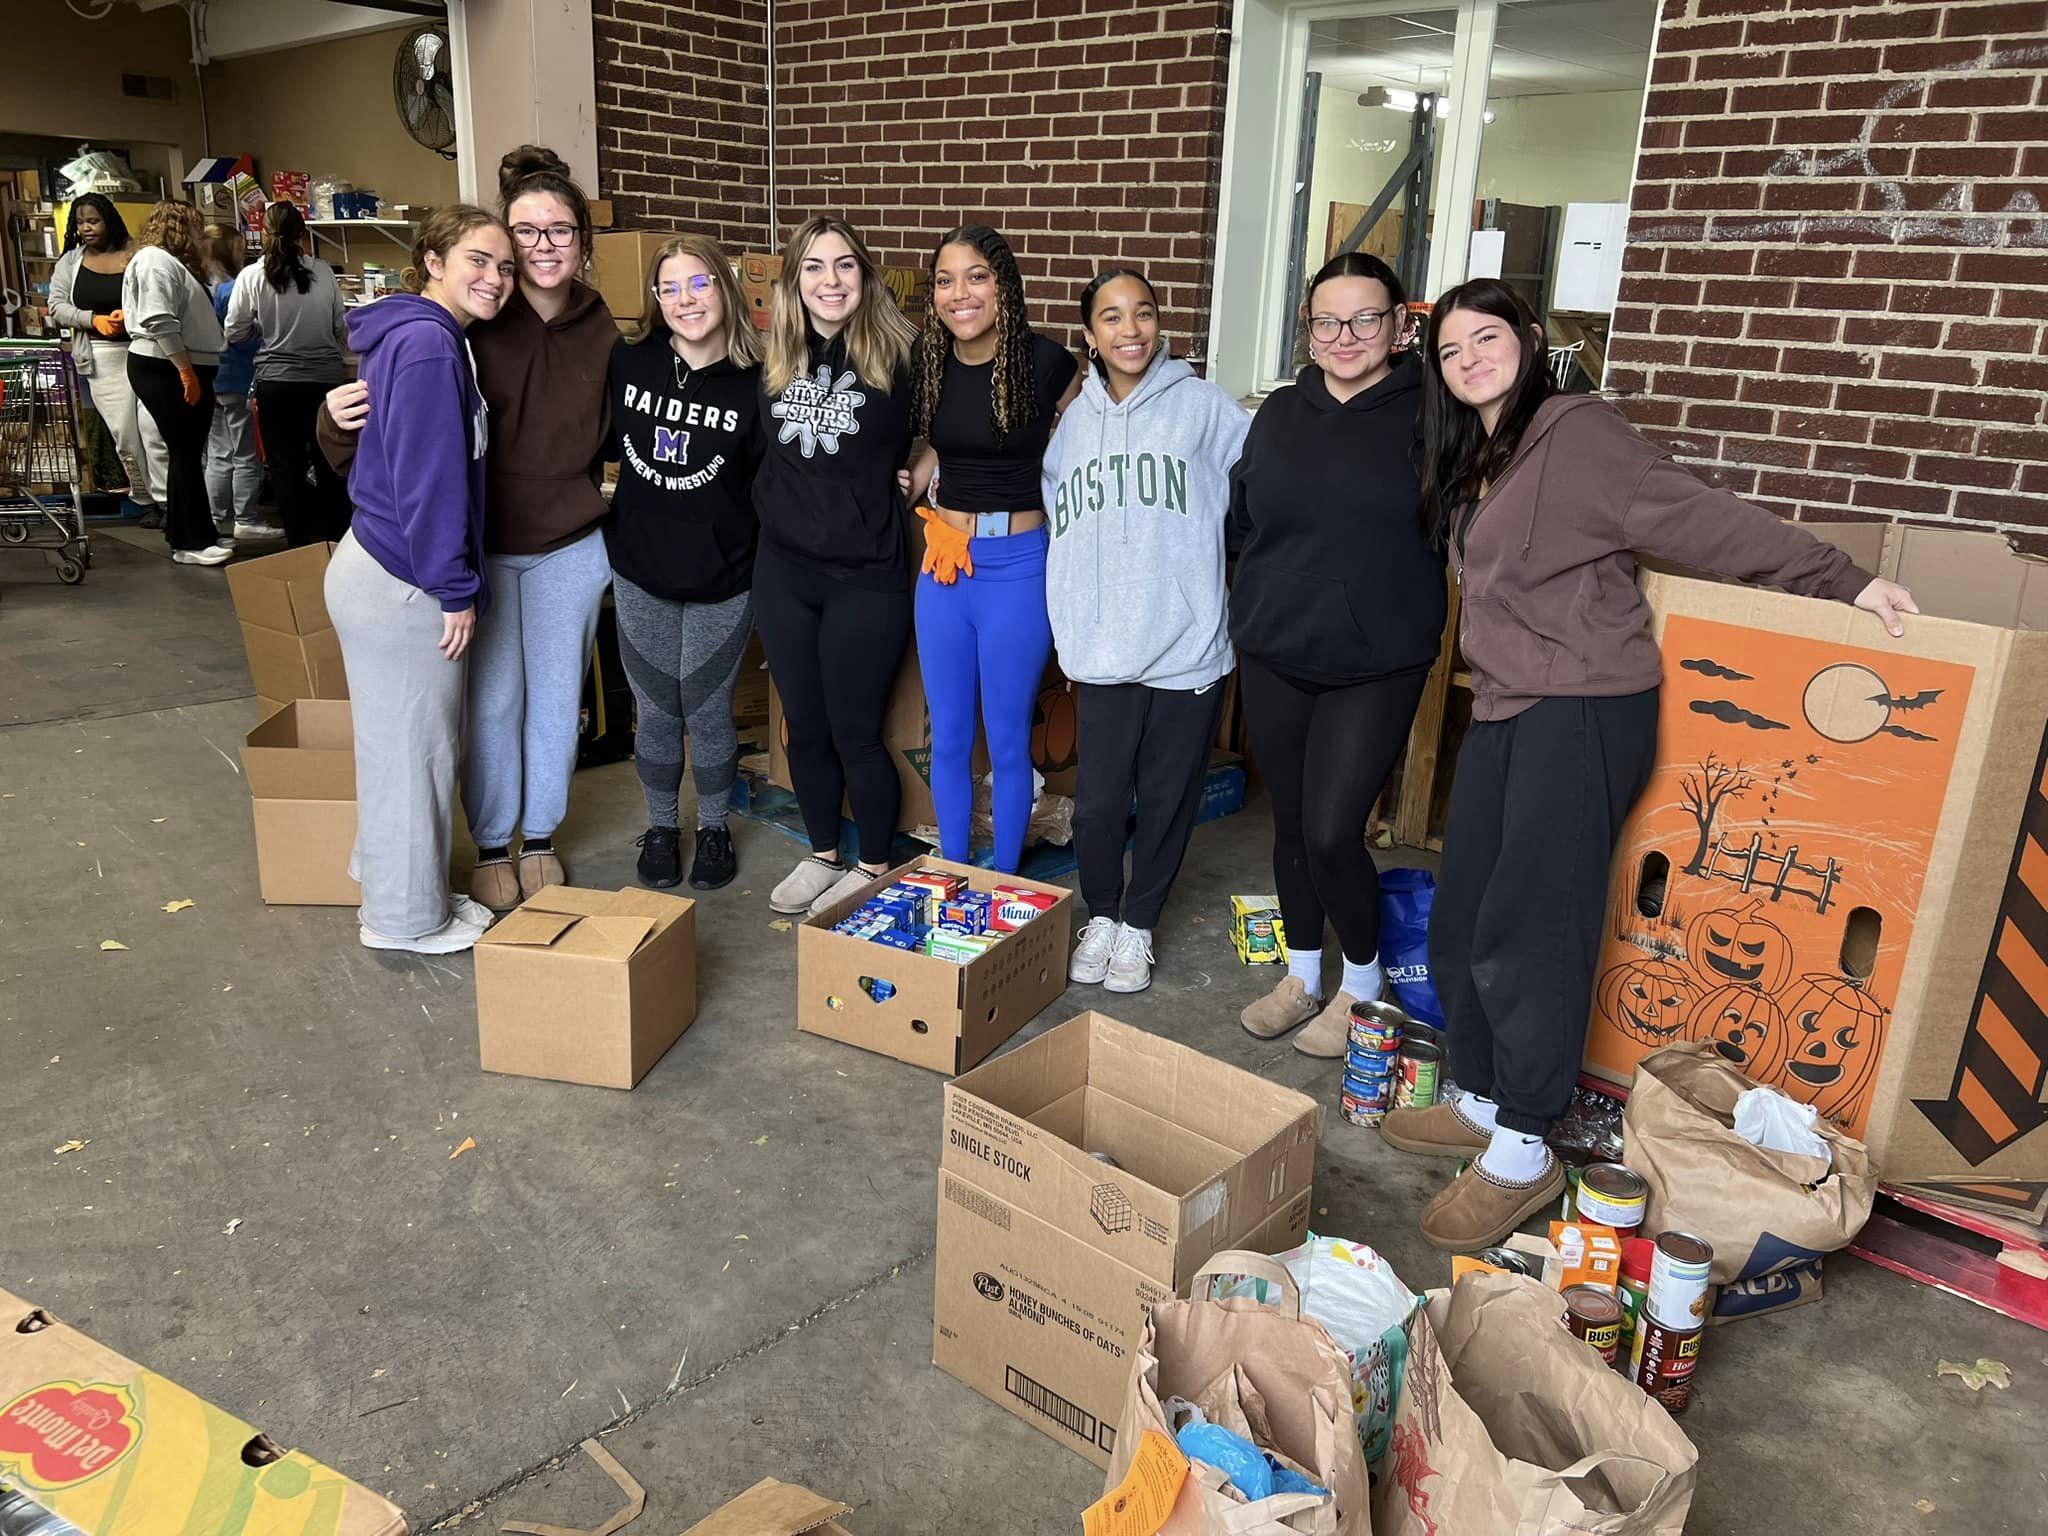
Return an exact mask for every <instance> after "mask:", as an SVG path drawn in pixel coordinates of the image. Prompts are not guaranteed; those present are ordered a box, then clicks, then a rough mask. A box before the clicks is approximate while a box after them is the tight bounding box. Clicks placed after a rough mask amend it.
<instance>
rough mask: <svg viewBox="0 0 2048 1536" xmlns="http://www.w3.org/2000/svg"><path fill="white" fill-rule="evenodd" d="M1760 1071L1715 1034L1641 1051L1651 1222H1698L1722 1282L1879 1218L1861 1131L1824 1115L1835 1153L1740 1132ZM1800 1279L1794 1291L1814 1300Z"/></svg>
mask: <svg viewBox="0 0 2048 1536" xmlns="http://www.w3.org/2000/svg"><path fill="white" fill-rule="evenodd" d="M1755 1086H1756V1084H1755V1083H1753V1082H1751V1081H1750V1080H1749V1079H1748V1078H1746V1077H1744V1076H1743V1075H1742V1074H1741V1073H1740V1072H1738V1071H1737V1070H1736V1069H1735V1068H1734V1067H1732V1066H1730V1065H1729V1064H1728V1063H1727V1062H1725V1061H1722V1060H1721V1059H1720V1057H1719V1056H1718V1055H1717V1054H1716V1053H1715V1050H1714V1046H1713V1043H1712V1042H1711V1041H1703V1042H1701V1043H1700V1044H1697V1045H1673V1046H1667V1047H1665V1048H1664V1049H1663V1050H1661V1051H1658V1052H1656V1053H1655V1054H1653V1055H1650V1056H1646V1057H1644V1058H1643V1060H1642V1063H1641V1065H1639V1066H1638V1067H1637V1068H1636V1078H1635V1085H1634V1086H1633V1087H1632V1088H1630V1089H1629V1096H1628V1108H1627V1109H1626V1110H1625V1111H1624V1112H1623V1115H1622V1122H1621V1126H1622V1131H1621V1134H1622V1144H1623V1146H1624V1148H1625V1151H1624V1153H1623V1156H1624V1158H1625V1159H1626V1161H1627V1163H1628V1166H1629V1167H1631V1168H1633V1169H1634V1170H1635V1171H1636V1172H1637V1173H1639V1174H1641V1175H1642V1176H1643V1179H1644V1181H1645V1182H1646V1183H1647V1184H1648V1185H1649V1186H1650V1192H1649V1204H1648V1206H1647V1208H1646V1209H1645V1211H1644V1213H1643V1232H1644V1235H1645V1236H1654V1235H1655V1234H1657V1233H1659V1232H1673V1231H1676V1232H1690V1233H1691V1234H1693V1236H1695V1237H1702V1238H1705V1239H1706V1240H1707V1241H1708V1242H1709V1243H1711V1244H1713V1245H1714V1271H1713V1280H1714V1283H1715V1284H1717V1285H1726V1284H1728V1283H1730V1282H1731V1281H1737V1280H1742V1281H1752V1280H1758V1279H1761V1278H1763V1277H1764V1276H1766V1275H1771V1274H1776V1273H1778V1272H1781V1271H1789V1270H1793V1269H1797V1268H1800V1267H1802V1266H1811V1265H1813V1264H1814V1263H1815V1261H1817V1260H1818V1259H1819V1257H1820V1256H1821V1255H1822V1254H1824V1253H1832V1252H1834V1251H1835V1250H1836V1249H1837V1248H1840V1247H1842V1246H1843V1245H1844V1244H1846V1243H1847V1242H1848V1241H1849V1239H1850V1238H1852V1237H1854V1236H1855V1235H1856V1233H1857V1231H1858V1230H1859V1229H1860V1228H1861V1227H1862V1226H1863V1223H1864V1222H1866V1221H1868V1220H1869V1219H1870V1205H1871V1201H1872V1200H1874V1199H1875V1198H1876V1197H1877V1170H1876V1168H1875V1167H1873V1166H1872V1164H1871V1161H1870V1153H1869V1151H1868V1149H1866V1148H1865V1147H1864V1145H1863V1143H1862V1142H1860V1141H1858V1140H1857V1139H1856V1138H1855V1137H1853V1136H1851V1135H1849V1134H1848V1133H1847V1132H1846V1131H1844V1130H1842V1129H1840V1128H1839V1127H1838V1126H1836V1125H1834V1124H1833V1123H1832V1122H1831V1121H1828V1120H1826V1119H1822V1120H1820V1121H1819V1122H1817V1123H1816V1125H1815V1127H1814V1129H1815V1131H1816V1132H1817V1133H1818V1134H1819V1135H1820V1137H1821V1139H1822V1140H1824V1141H1825V1142H1827V1144H1828V1149H1829V1151H1830V1153H1831V1154H1832V1157H1831V1159H1830V1160H1829V1161H1828V1162H1825V1163H1824V1162H1823V1161H1822V1160H1821V1159H1820V1158H1817V1157H1805V1156H1802V1155H1800V1154H1799V1153H1796V1152H1776V1151H1772V1150H1770V1149H1768V1148H1765V1147H1758V1146H1752V1145H1751V1144H1750V1143H1749V1142H1747V1141H1744V1140H1743V1139H1742V1138H1741V1137H1740V1136H1738V1135H1736V1134H1735V1101H1736V1099H1738V1098H1740V1097H1741V1096H1742V1095H1743V1094H1744V1093H1746V1092H1747V1091H1748V1090H1749V1089H1751V1088H1754V1087H1755ZM1818 1295H1819V1287H1818V1286H1814V1287H1813V1288H1812V1289H1811V1291H1810V1292H1807V1291H1802V1290H1801V1289H1800V1288H1799V1287H1797V1286H1788V1287H1786V1288H1785V1290H1784V1299H1785V1300H1786V1301H1788V1302H1796V1301H1798V1300H1811V1299H1813V1298H1814V1297H1817V1296H1818Z"/></svg>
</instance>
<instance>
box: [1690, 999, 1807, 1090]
mask: <svg viewBox="0 0 2048 1536" xmlns="http://www.w3.org/2000/svg"><path fill="white" fill-rule="evenodd" d="M1686 1035H1687V1036H1688V1037H1689V1038H1690V1039H1694V1040H1710V1041H1712V1042H1713V1045H1714V1052H1715V1054H1716V1055H1718V1056H1719V1057H1720V1058H1721V1059H1722V1060H1723V1061H1725V1062H1727V1063H1728V1064H1729V1065H1730V1066H1732V1067H1735V1068H1737V1069H1739V1070H1740V1071H1742V1072H1743V1073H1745V1074H1746V1075H1748V1076H1749V1077H1752V1078H1754V1079H1755V1080H1756V1081H1757V1082H1760V1083H1772V1082H1776V1081H1777V1080H1778V1079H1779V1078H1780V1077H1781V1076H1783V1075H1784V1071H1785V1052H1786V1049H1787V1047H1788V1046H1789V1044H1790V1036H1789V1035H1788V1034H1787V1032H1786V1029H1785V1015H1784V1014H1783V1013H1781V1012H1779V1011H1778V1005H1777V1004H1776V1003H1774V1002H1772V1001H1771V1000H1770V998H1768V997H1766V996H1765V995H1764V994H1763V993H1762V992H1759V991H1758V990H1757V989H1756V988H1755V987H1737V986H1727V987H1716V988H1714V990H1713V991H1711V992H1709V993H1708V994H1707V995H1706V996H1705V997H1703V998H1702V999H1700V1005H1699V1007H1697V1008H1695V1009H1693V1011H1692V1018H1691V1020H1690V1021H1689V1022H1688V1026H1687V1029H1686Z"/></svg>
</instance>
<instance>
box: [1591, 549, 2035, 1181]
mask: <svg viewBox="0 0 2048 1536" xmlns="http://www.w3.org/2000/svg"><path fill="white" fill-rule="evenodd" d="M1813 531H1814V532H1815V533H1817V534H1819V535H1821V536H1822V537H1824V538H1828V539H1830V540H1832V541H1833V542H1835V543H1837V544H1839V545H1841V546H1842V547H1844V548H1846V549H1848V550H1849V552H1850V553H1851V554H1852V555H1854V556H1855V557H1856V558H1857V560H1858V563H1859V564H1862V565H1863V566H1865V568H1867V569H1871V570H1876V571H1879V572H1880V573H1882V574H1884V575H1886V576H1889V577H1891V578H1892V579H1894V580H1898V581H1902V582H1904V583H1905V584H1906V585H1908V586H1909V587H1911V588H1912V589H1913V592H1914V596H1915V598H1916V600H1917V601H1918V602H1919V605H1920V607H1921V609H1922V615H1921V616H1920V617H1918V618H1913V617H1909V618H1908V619H1907V620H1906V634H1905V636H1904V638H1903V639H1899V640H1894V639H1892V638H1891V637H1890V636H1888V635H1886V634H1885V633H1884V631H1883V629H1882V627H1881V626H1880V625H1879V624H1878V622H1877V621H1876V620H1875V619H1874V618H1871V617H1870V616H1869V615H1866V614H1862V613H1858V612H1857V611H1855V610H1853V609H1851V608H1849V607H1847V606H1846V605H1843V604H1839V603H1825V602H1820V601H1816V600H1813V599H1808V598H1801V597H1793V596H1790V595H1787V594H1784V593H1778V592H1769V591H1761V590H1756V589H1751V588H1743V587H1735V586H1730V585H1727V584H1724V583H1719V582H1714V581H1707V580H1700V579H1695V578H1692V577H1688V576H1682V575H1677V574H1673V573H1669V572H1663V571H1650V570H1646V571H1645V572H1644V573H1643V578H1642V584H1643V590H1644V593H1645V595H1646V597H1647V598H1648V600H1649V604H1650V608H1651V612H1652V615H1653V623H1654V628H1655V632H1656V634H1657V637H1658V640H1659V643H1660V645H1661V646H1662V649H1663V654H1664V687H1663V699H1662V711H1661V715H1660V719H1659V724H1658V737H1657V756H1656V763H1655V767H1654V769H1653V771H1652V774H1651V777H1650V782H1649V786H1648V788H1647V789H1646V790H1645V792H1644V793H1643V795H1642V797H1641V799H1640V800H1639V801H1638V802H1637V804H1636V806H1635V807H1634V809H1633V810H1632V811H1631V812H1630V814H1629V816H1628V819H1627V821H1626V822H1625V823H1624V825H1623V828H1622V834H1621V838H1620V841H1619V847H1618V851H1617V854H1616V860H1615V867H1614V871H1613V877H1612V882H1611V886H1610V891H1609V898H1608V926H1607V932H1606V936H1605V938H1604V940H1603V949H1602V952H1601V957H1600V962H1599V971H1598V980H1597V982H1596V985H1595V988H1594V1000H1593V1017H1592V1020H1591V1024H1590V1028H1589V1030H1588V1032H1587V1048H1586V1064H1587V1066H1588V1067H1589V1068H1590V1069H1591V1070H1592V1071H1594V1072H1597V1073H1599V1074H1601V1075H1602V1076H1605V1077H1608V1078H1610V1079H1613V1080H1615V1081H1617V1082H1627V1081H1628V1080H1629V1078H1630V1076H1631V1075H1632V1074H1633V1072H1634V1070H1635V1066H1636V1063H1637V1062H1638V1061H1639V1060H1640V1059H1641V1058H1642V1057H1643V1056H1644V1055H1646V1054H1648V1053H1649V1052H1650V1051H1652V1050H1655V1049H1658V1048H1660V1047H1663V1046H1666V1045H1671V1044H1677V1043H1682V1042H1687V1041H1697V1042H1703V1043H1706V1042H1711V1044H1712V1045H1713V1048H1714V1050H1715V1052H1716V1054H1717V1055H1718V1057H1719V1058H1720V1059H1721V1060H1723V1061H1726V1062H1728V1063H1729V1064H1731V1065H1733V1066H1735V1067H1737V1068H1739V1069H1740V1070H1742V1071H1743V1072H1745V1073H1747V1074H1748V1075H1749V1076H1750V1077H1752V1078H1753V1079H1755V1080H1756V1081H1758V1082H1762V1083H1767V1084H1769V1085H1771V1086H1773V1087H1776V1088H1780V1089H1782V1090H1783V1091H1784V1092H1785V1093H1787V1094H1789V1095H1790V1096H1792V1097H1793V1098H1796V1099H1799V1100H1801V1101H1802V1102H1805V1103H1809V1104H1812V1105H1813V1106H1814V1107H1815V1108H1816V1109H1818V1110H1819V1111H1820V1113H1821V1114H1823V1115H1824V1116H1826V1117H1827V1118H1828V1119H1830V1120H1832V1121H1834V1122H1835V1123H1836V1124H1838V1125H1839V1126H1841V1127H1842V1128H1843V1129H1844V1130H1845V1131H1847V1132H1848V1133H1849V1134H1850V1135H1853V1136H1856V1137H1859V1138H1861V1139H1862V1140H1863V1141H1865V1142H1866V1143H1867V1144H1868V1145H1869V1148H1870V1151H1871V1154H1872V1156H1873V1157H1874V1158H1875V1159H1876V1161H1877V1162H1878V1165H1879V1166H1880V1168H1881V1169H1882V1171H1883V1173H1884V1176H1885V1177H1886V1178H1888V1179H1892V1180H1908V1179H1909V1180H1913V1181H1916V1182H1919V1183H1923V1184H1926V1183H1932V1184H1947V1185H1953V1186H1956V1187H1957V1188H1958V1189H1959V1190H1965V1189H1966V1190H1967V1191H1968V1192H1969V1193H1970V1195H1971V1196H1972V1197H1973V1198H1980V1199H1985V1200H1992V1201H1996V1202H1998V1203H1999V1204H2000V1205H2001V1206H2002V1208H2005V1209H2010V1210H2021V1211H2025V1210H2030V1209H2031V1210H2033V1211H2035V1212H2036V1213H2037V1215H2038V1212H2039V1211H2040V1210H2041V1209H2043V1208H2048V1130H2044V1129H2043V1128H2042V1127H2043V1126H2044V1123H2048V1106H2044V1105H2043V1104H2042V1102H2041V1098H2042V1088H2043V1084H2044V1076H2048V563H2044V562H2040V561H2035V560H2031V559H2028V558H2026V557H2024V556H2021V555H2019V554H2017V553H2015V552H2014V551H2013V550H2012V549H2011V548H2010V547H2009V546H2008V545H2007V544H2006V542H2005V541H2004V540H2003V539H2002V538H2000V537H1998V536H1997V535H1986V534H1970V533H1960V532H1954V531H1951V530H1946V529H1940V530H1937V529H1930V528H1925V527H1906V526H1903V525H1892V526H1887V525H1880V524H1867V525H1866V524H1844V525H1839V526H1831V525H1814V526H1813Z"/></svg>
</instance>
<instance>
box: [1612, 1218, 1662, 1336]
mask: <svg viewBox="0 0 2048 1536" xmlns="http://www.w3.org/2000/svg"><path fill="white" fill-rule="evenodd" d="M1656 1251H1657V1245H1656V1244H1655V1243H1653V1242H1651V1241H1650V1240H1649V1239H1648V1238H1647V1237H1631V1238H1626V1239H1624V1240H1623V1241H1622V1245H1621V1288H1620V1289H1619V1290H1618V1291H1616V1292H1615V1298H1616V1299H1617V1300H1618V1301H1620V1303H1621V1340H1622V1347H1623V1348H1624V1349H1627V1350H1633V1349H1634V1348H1635V1336H1636V1328H1637V1327H1638V1326H1639V1320H1640V1319H1641V1317H1642V1315H1643V1297H1644V1296H1646V1295H1647V1294H1648V1293H1649V1289H1650V1265H1651V1263H1652V1262H1653V1260H1652V1257H1651V1256H1652V1255H1653V1254H1654V1253H1656Z"/></svg>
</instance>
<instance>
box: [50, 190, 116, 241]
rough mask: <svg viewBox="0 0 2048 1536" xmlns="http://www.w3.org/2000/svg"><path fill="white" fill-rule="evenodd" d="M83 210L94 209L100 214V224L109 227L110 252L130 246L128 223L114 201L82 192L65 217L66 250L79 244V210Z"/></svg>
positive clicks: (73, 200)
mask: <svg viewBox="0 0 2048 1536" xmlns="http://www.w3.org/2000/svg"><path fill="white" fill-rule="evenodd" d="M81 208H90V209H92V210H93V211H94V212H96V213H97V214H99V216H100V222H101V223H102V224H104V225H106V226H107V246H106V248H107V249H108V250H110V251H118V250H120V249H122V248H123V247H124V246H126V245H127V244H128V241H129V234H128V223H127V221H126V220H125V219H123V218H122V217H121V210H120V209H118V208H116V207H115V206H114V204H113V200H112V199H110V198H108V197H107V196H106V195H105V194H103V193H99V192H81V193H80V194H79V195H78V196H77V197H74V198H73V199H72V200H71V208H70V211H69V212H67V213H66V214H65V215H64V249H65V250H67V251H68V250H70V249H71V248H72V247H73V246H75V245H77V244H79V238H78V210H79V209H81Z"/></svg>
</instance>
